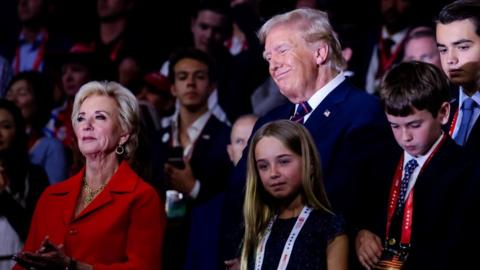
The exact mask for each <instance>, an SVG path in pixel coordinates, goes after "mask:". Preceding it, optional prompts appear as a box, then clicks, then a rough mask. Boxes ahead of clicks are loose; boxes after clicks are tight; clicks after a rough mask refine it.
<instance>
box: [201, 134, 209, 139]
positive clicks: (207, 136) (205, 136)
mask: <svg viewBox="0 0 480 270" xmlns="http://www.w3.org/2000/svg"><path fill="white" fill-rule="evenodd" d="M202 139H204V140H210V135H208V134H204V135H202Z"/></svg>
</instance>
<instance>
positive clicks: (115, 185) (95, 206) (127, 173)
mask: <svg viewBox="0 0 480 270" xmlns="http://www.w3.org/2000/svg"><path fill="white" fill-rule="evenodd" d="M82 175H83V174H82ZM137 181H138V176H137V175H136V174H135V173H134V172H133V171H132V170H131V169H130V167H129V166H128V165H127V163H126V162H125V161H123V162H122V163H121V164H120V166H119V167H118V169H117V171H116V172H115V174H114V175H113V176H112V179H111V180H110V182H108V184H107V185H106V186H105V188H104V189H103V190H102V191H101V192H100V194H98V196H97V197H95V199H93V201H92V202H91V203H90V204H89V205H88V206H87V207H86V208H85V209H83V210H82V211H81V212H80V213H79V214H78V216H76V217H75V218H74V219H73V220H72V222H75V221H77V220H79V219H81V218H83V217H85V216H87V215H89V214H91V213H93V212H95V211H98V210H99V209H101V208H103V207H105V206H106V205H108V204H110V203H112V202H113V201H114V198H113V196H112V194H114V193H118V194H122V193H129V192H133V190H134V189H135V185H136V183H137ZM77 198H78V195H77ZM75 205H76V203H75ZM74 208H75V207H74ZM70 217H71V216H70Z"/></svg>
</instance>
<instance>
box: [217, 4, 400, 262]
mask: <svg viewBox="0 0 480 270" xmlns="http://www.w3.org/2000/svg"><path fill="white" fill-rule="evenodd" d="M259 37H260V41H261V42H262V43H264V44H265V50H264V53H263V55H264V58H265V59H266V60H267V62H268V64H269V71H270V75H271V76H272V78H273V80H274V81H275V83H276V84H277V85H278V87H279V89H280V92H281V93H282V95H284V96H285V97H287V98H288V99H289V101H290V102H289V103H288V104H285V105H282V106H280V107H278V108H277V109H274V110H273V111H271V112H269V113H267V114H266V115H265V116H264V117H261V118H260V119H259V120H258V121H257V123H256V125H255V128H254V131H255V130H257V129H258V128H259V127H261V126H262V125H263V124H265V123H267V122H270V121H274V120H278V119H292V120H294V121H299V122H302V123H303V124H304V125H305V127H306V128H307V129H308V130H309V131H310V132H311V134H312V136H313V138H314V140H315V142H316V145H317V147H318V150H319V152H320V156H321V161H322V168H323V172H324V180H325V187H326V191H327V195H328V198H329V200H330V202H331V204H332V207H333V210H334V211H335V212H336V213H339V214H345V215H346V218H347V222H349V221H351V219H352V215H353V213H354V212H355V205H356V203H355V200H356V199H357V195H358V194H357V193H356V190H357V188H358V187H359V186H360V185H363V184H364V182H365V181H370V180H371V179H372V177H373V178H375V177H379V178H380V179H381V178H382V177H381V175H376V176H372V175H369V172H372V171H375V170H374V166H380V167H381V166H382V164H383V160H384V158H383V157H384V156H385V155H386V154H387V153H389V152H391V151H390V149H392V148H393V145H394V141H393V138H392V135H391V133H390V131H389V129H388V125H387V121H386V119H385V115H384V114H383V112H382V110H381V106H380V104H379V102H378V100H377V99H376V98H375V97H373V96H371V95H369V94H367V93H365V91H362V90H360V89H357V88H355V87H354V86H353V85H352V84H351V83H350V82H349V81H348V79H346V78H345V76H344V75H343V72H342V71H343V69H344V68H345V63H344V59H343V57H342V54H341V46H340V44H339V42H338V39H337V37H336V35H335V33H334V32H333V30H332V27H331V25H330V23H329V21H328V18H327V14H326V13H324V12H322V11H318V10H313V9H297V10H294V11H291V12H288V13H285V14H281V15H278V16H275V17H273V18H272V19H270V20H269V21H267V22H266V23H265V24H264V25H263V27H262V28H261V29H260V32H259ZM299 109H303V110H304V111H305V109H306V112H307V113H306V114H305V115H303V114H300V113H295V112H296V111H299ZM244 156H246V155H244ZM377 173H378V172H377ZM378 174H381V173H378ZM244 185H245V158H242V161H240V163H239V165H237V168H236V170H235V176H234V177H233V178H232V179H231V182H230V187H229V191H230V192H229V195H228V196H226V198H227V199H228V201H227V202H226V208H225V211H224V222H225V227H224V229H225V230H226V231H227V232H226V233H225V234H226V235H227V240H226V241H225V242H226V243H227V242H228V243H236V244H237V245H238V241H237V242H236V241H235V240H234V239H233V236H234V235H235V234H234V233H232V230H233V231H234V230H235V229H233V228H234V227H235V224H236V225H237V228H238V224H240V223H241V220H240V215H241V211H240V210H239V209H240V208H241V204H242V202H243V198H242V196H243V193H242V192H241V191H242V190H243V189H244ZM235 206H236V208H235ZM235 209H236V210H235ZM228 224H231V226H230V228H228V226H229V225H228ZM231 248H233V249H234V248H235V247H231ZM234 256H235V254H232V253H231V254H226V255H225V258H226V259H232V258H233V257H234ZM228 257H230V258H228Z"/></svg>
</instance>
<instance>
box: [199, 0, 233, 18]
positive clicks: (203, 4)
mask: <svg viewBox="0 0 480 270" xmlns="http://www.w3.org/2000/svg"><path fill="white" fill-rule="evenodd" d="M204 10H209V11H213V12H215V13H218V14H221V15H224V16H226V17H227V19H229V18H230V17H231V16H230V7H229V5H228V2H227V1H223V0H200V1H198V2H197V3H196V4H195V5H194V7H193V12H192V18H197V16H198V13H200V12H202V11H204Z"/></svg>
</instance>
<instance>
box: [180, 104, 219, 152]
mask: <svg viewBox="0 0 480 270" xmlns="http://www.w3.org/2000/svg"><path fill="white" fill-rule="evenodd" d="M211 115H212V112H210V111H206V112H205V113H204V114H202V115H201V116H200V117H199V118H198V119H197V120H195V122H193V123H192V124H191V125H190V126H189V127H188V128H187V135H188V139H189V140H190V142H191V144H193V142H195V141H196V140H197V138H198V136H199V135H200V133H201V132H202V130H203V128H204V127H205V125H206V124H207V121H208V119H209V118H210V116H211ZM179 117H180V114H179V113H178V110H177V111H176V112H175V115H174V116H173V118H172V128H173V134H172V135H173V136H172V137H173V145H174V146H179V145H180V141H179V140H178V128H179V121H178V119H179ZM185 150H187V149H185Z"/></svg>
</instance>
